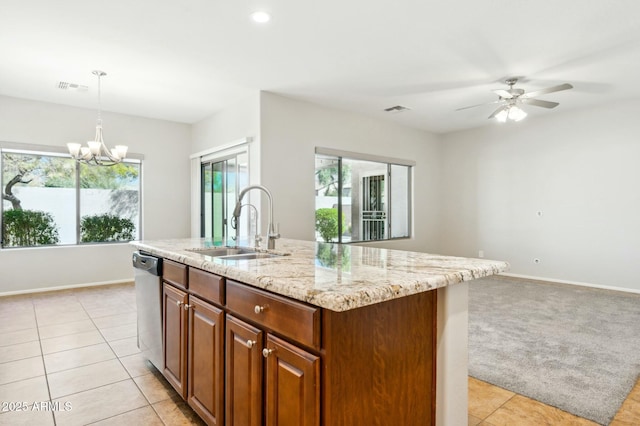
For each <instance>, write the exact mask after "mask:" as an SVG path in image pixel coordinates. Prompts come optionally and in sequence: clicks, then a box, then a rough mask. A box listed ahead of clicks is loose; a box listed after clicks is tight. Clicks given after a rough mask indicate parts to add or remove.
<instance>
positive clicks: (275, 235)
mask: <svg viewBox="0 0 640 426" xmlns="http://www.w3.org/2000/svg"><path fill="white" fill-rule="evenodd" d="M274 228H275V229H274V232H269V238H273V239H278V238H280V223H276V224H275V226H274Z"/></svg>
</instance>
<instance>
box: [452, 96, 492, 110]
mask: <svg viewBox="0 0 640 426" xmlns="http://www.w3.org/2000/svg"><path fill="white" fill-rule="evenodd" d="M500 102H502V100H500V99H498V100H497V101H493V102H486V103H484V104H478V105H471V106H466V107H462V108H458V109H456V111H462V110H463V109H469V108H477V107H481V106H485V105H493V104H498V103H500Z"/></svg>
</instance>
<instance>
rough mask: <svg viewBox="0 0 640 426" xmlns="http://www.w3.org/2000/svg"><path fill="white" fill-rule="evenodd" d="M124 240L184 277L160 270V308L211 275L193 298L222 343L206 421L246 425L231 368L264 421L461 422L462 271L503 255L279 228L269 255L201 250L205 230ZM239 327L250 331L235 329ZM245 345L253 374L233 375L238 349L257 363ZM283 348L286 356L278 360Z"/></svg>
mask: <svg viewBox="0 0 640 426" xmlns="http://www.w3.org/2000/svg"><path fill="white" fill-rule="evenodd" d="M132 244H133V245H134V246H135V247H136V248H138V249H139V250H141V251H144V252H147V253H149V254H152V255H156V256H159V257H162V258H163V259H165V264H166V265H167V266H168V268H169V269H168V270H167V269H165V270H166V271H168V273H169V274H173V273H174V272H175V273H176V274H177V275H176V276H182V277H184V278H183V280H184V283H183V284H181V283H179V282H178V283H176V282H175V280H174V281H173V282H172V279H171V278H169V279H168V280H167V279H165V284H164V285H165V288H166V290H167V291H168V293H169V296H165V298H164V299H163V300H164V303H165V310H164V311H165V315H166V316H169V315H170V314H171V309H173V305H174V304H175V305H176V306H177V307H178V308H180V307H184V306H187V307H189V308H192V310H193V311H198V310H199V309H200V311H204V308H202V307H201V308H199V306H200V303H201V302H202V300H201V299H202V298H203V297H202V289H203V288H204V287H205V286H203V283H204V282H205V281H206V279H205V278H203V277H205V276H206V277H215V280H213V281H211V280H209V281H210V282H213V283H214V285H215V286H216V289H217V290H216V296H212V297H209V298H207V297H206V296H205V297H204V299H205V302H206V301H209V302H211V305H210V308H211V309H213V310H211V312H214V313H215V315H217V316H216V317H215V318H216V320H215V321H213V320H210V321H209V322H208V323H209V324H215V325H216V327H212V330H213V329H214V328H215V329H216V330H217V331H215V333H218V334H217V336H218V337H217V339H218V340H216V342H217V344H216V345H213V346H222V347H223V348H222V349H224V351H223V356H221V358H222V359H220V360H218V361H217V362H218V364H216V365H214V366H213V367H211V369H212V370H216V369H218V370H219V369H223V370H224V371H225V374H223V376H224V377H223V379H219V381H220V380H221V384H220V386H222V388H223V389H224V390H223V391H219V392H218V393H219V394H220V395H218V396H217V399H218V400H222V401H224V402H223V403H224V404H226V407H225V409H223V408H221V406H218V407H217V408H215V407H212V408H210V409H209V412H212V411H213V412H216V414H217V415H211V416H210V417H211V418H209V419H208V420H207V418H205V420H207V421H209V423H212V424H252V423H251V422H250V421H249V420H247V421H246V422H245V421H244V420H242V419H240V414H239V413H244V411H245V410H246V407H247V404H249V403H248V402H247V401H243V402H242V403H239V402H238V401H235V400H238V397H239V395H240V394H241V393H242V392H239V391H237V390H235V389H236V388H235V387H234V384H236V382H239V380H240V379H242V380H244V381H245V382H246V383H244V384H243V386H244V385H246V384H247V383H250V382H251V380H253V381H256V380H258V381H259V382H260V385H258V386H257V388H256V389H259V390H262V389H263V388H264V393H265V395H264V396H262V395H261V396H260V398H264V399H259V400H258V401H257V402H255V404H253V405H254V406H258V408H256V409H257V410H259V409H260V407H262V406H264V407H265V410H264V411H265V413H261V414H260V416H261V417H264V419H266V424H277V423H280V424H285V423H286V421H285V418H286V417H269V416H277V415H280V416H283V415H285V414H282V413H290V414H291V413H293V414H291V416H293V417H291V418H290V419H294V417H295V416H297V417H295V420H291V422H292V423H291V424H296V422H298V424H322V425H327V426H328V425H342V424H343V425H357V424H363V425H365V424H369V425H373V424H380V425H387V424H403V425H430V424H438V425H447V426H449V425H454V426H455V425H458V424H460V425H463V424H466V422H467V346H466V344H467V343H466V342H467V303H468V301H467V289H468V287H467V282H468V281H470V280H473V279H477V278H481V277H485V276H489V275H493V274H497V273H500V272H502V271H504V270H506V269H507V268H508V265H507V264H506V263H505V262H499V261H491V260H485V259H467V258H459V257H449V256H440V255H432V254H426V253H415V252H407V251H398V250H388V249H377V248H372V247H363V246H355V245H337V244H327V243H316V242H309V241H298V240H288V239H281V240H278V244H277V250H275V251H271V253H272V254H276V255H278V256H274V257H268V258H256V259H246V258H235V259H234V258H233V256H231V257H229V258H223V257H212V256H208V255H206V254H205V252H204V251H203V250H206V249H208V248H210V246H211V243H210V242H209V241H207V240H205V239H180V240H156V241H137V242H133V243H132ZM172 268H177V269H172ZM172 271H173V272H172ZM203 274H205V275H203ZM178 281H180V280H179V279H178ZM209 281H207V282H209ZM190 282H191V283H193V285H192V288H191V290H190V289H189V283H190ZM172 284H173V285H172ZM176 291H178V293H176ZM181 298H182V299H181ZM214 299H215V300H214ZM191 300H193V301H194V302H197V303H192V302H191ZM168 301H169V302H168ZM254 305H255V306H254ZM167 307H168V310H167ZM207 309H209V308H207ZM185 310H188V308H185ZM179 312H182V310H179ZM190 315H191V314H190ZM212 315H213V314H212ZM190 318H191V319H190V320H189V321H187V320H177V324H178V327H187V326H186V325H183V322H189V323H191V322H193V321H195V320H194V319H193V318H196V319H197V317H190ZM194 324H195V323H194ZM184 330H185V333H184V334H188V335H193V332H192V331H187V328H184ZM247 330H249V331H251V332H252V333H254V335H255V336H258V337H256V338H253V337H249V338H246V339H245V337H243V335H242V333H246V332H247ZM169 331H171V330H169ZM167 333H168V332H167V325H166V322H165V331H164V336H165V338H167V339H168V337H166V336H168V334H167ZM220 333H226V334H225V335H224V336H222V335H221V334H220ZM234 333H235V334H234ZM238 336H240V337H238ZM214 340H215V339H214ZM185 342H187V340H186V337H185ZM237 342H240V343H241V345H240V346H238V344H237ZM169 346H170V345H169ZM186 346H187V347H188V346H189V344H188V343H187V344H186ZM213 346H212V347H213ZM254 347H257V348H259V349H261V350H262V355H263V356H264V358H265V365H264V370H265V373H264V377H262V378H258V379H256V378H255V377H254V378H250V377H246V378H245V377H241V376H238V374H240V373H239V370H237V369H236V370H233V368H232V367H233V365H235V364H234V363H239V362H243V360H244V359H245V358H243V357H245V356H246V357H248V358H246V360H247V363H246V367H247V368H248V369H254V370H255V369H260V370H261V369H262V364H261V363H260V364H256V363H255V359H254V358H251V355H250V352H247V353H246V354H244V353H243V351H245V352H246V351H251V350H252V349H253V348H254ZM218 349H220V348H218ZM185 350H186V349H185ZM179 352H180V351H178V352H177V353H179ZM187 352H189V351H187ZM290 352H291V353H294V354H296V356H297V358H289V359H287V358H286V357H287V356H288V355H284V354H289V353H290ZM279 354H280V355H279ZM281 355H282V356H281ZM283 356H284V357H283ZM186 358H189V359H191V358H190V357H185V359H186ZM271 360H274V361H273V362H272V361H271ZM296 360H299V361H301V362H302V364H300V365H298V366H295V364H296V362H297V361H296ZM252 362H253V364H252ZM192 364H194V365H195V364H196V362H195V361H194V362H192ZM178 365H180V366H181V367H180V368H185V371H186V366H182V364H180V363H178ZM292 366H295V368H294V367H292ZM170 370H171V369H169V370H168V371H169V373H168V374H167V372H166V371H165V372H164V373H165V376H168V375H169V376H171V375H173V374H174V373H175V372H173V373H172V372H171V371H170ZM252 371H253V370H252ZM178 373H179V372H178ZM185 374H186V373H185ZM217 374H218V376H220V375H221V374H222V373H220V372H218V373H217ZM178 375H179V374H178ZM309 378H310V381H309V380H307V379H309ZM168 379H169V377H168ZM169 381H170V382H171V381H172V380H171V379H169ZM276 385H277V386H276ZM175 386H176V385H175V384H174V387H175ZM178 386H181V384H179V385H178ZM186 386H189V383H186ZM278 386H279V387H278ZM238 388H240V386H239V385H238ZM272 388H273V389H272ZM276 388H277V389H276ZM274 389H276V390H280V391H281V392H284V393H283V394H282V397H281V398H278V397H277V392H276V393H275V395H276V396H273V394H272V393H273V392H272V391H274ZM254 390H255V389H254ZM234 392H239V393H237V394H236V393H234ZM270 392H271V393H270ZM287 392H288V393H287ZM254 393H255V392H249V393H247V395H248V397H247V398H255V395H254ZM187 394H188V392H187V391H186V390H185V391H184V396H185V399H187V397H188V396H187ZM234 395H236V397H235V400H234ZM285 395H286V398H285ZM294 396H295V398H294ZM298 397H299V399H298ZM214 399H215V398H214ZM292 400H297V401H298V402H300V403H299V404H298V403H297V402H296V403H293V402H291V401H292ZM234 401H235V402H238V403H237V404H236V403H235V402H234ZM194 405H196V406H197V405H198V402H196V403H194ZM194 405H192V406H194ZM249 405H251V404H249ZM238 407H242V411H240V409H239V408H238ZM196 411H197V412H198V410H197V409H196ZM225 413H226V423H220V419H222V418H224V416H225ZM274 413H276V414H274ZM278 413H279V414H278ZM287 415H289V414H287ZM201 416H202V414H201ZM234 416H235V417H234ZM254 417H255V416H254ZM203 418H204V417H203ZM233 419H236V421H232V420H233ZM247 419H249V417H247ZM274 419H276V420H274ZM300 419H304V420H300ZM254 421H255V419H254ZM261 422H262V419H259V421H257V423H255V424H261Z"/></svg>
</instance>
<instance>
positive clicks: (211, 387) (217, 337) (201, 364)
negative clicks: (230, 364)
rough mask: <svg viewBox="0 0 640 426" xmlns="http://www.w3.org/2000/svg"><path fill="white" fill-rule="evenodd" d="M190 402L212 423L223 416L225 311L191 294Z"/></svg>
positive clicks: (205, 419)
mask: <svg viewBox="0 0 640 426" xmlns="http://www.w3.org/2000/svg"><path fill="white" fill-rule="evenodd" d="M185 306H187V307H188V310H187V311H188V312H189V332H188V339H187V341H188V347H189V350H188V361H187V365H188V367H187V370H188V373H187V388H188V392H187V403H188V404H189V405H190V406H191V407H192V408H193V409H194V411H195V412H196V413H198V414H199V415H200V417H202V419H204V421H205V422H207V424H209V425H222V424H224V423H223V419H224V312H223V311H222V309H219V308H216V307H215V306H213V305H212V304H210V303H207V302H205V301H203V300H200V299H199V298H197V297H195V296H192V295H191V296H189V304H188V305H185Z"/></svg>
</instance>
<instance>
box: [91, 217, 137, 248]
mask: <svg viewBox="0 0 640 426" xmlns="http://www.w3.org/2000/svg"><path fill="white" fill-rule="evenodd" d="M134 230H135V225H134V224H133V222H132V221H131V219H127V218H126V217H119V216H116V215H112V214H108V213H107V214H98V215H93V216H84V217H83V218H82V221H81V222H80V241H81V242H83V243H96V242H105V241H131V240H133V231H134Z"/></svg>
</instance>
